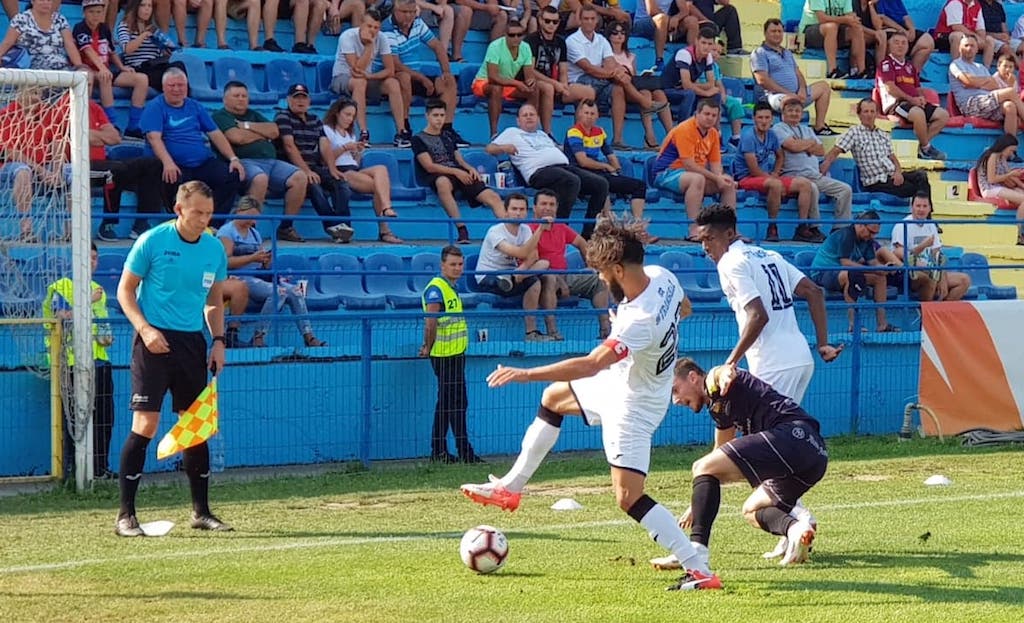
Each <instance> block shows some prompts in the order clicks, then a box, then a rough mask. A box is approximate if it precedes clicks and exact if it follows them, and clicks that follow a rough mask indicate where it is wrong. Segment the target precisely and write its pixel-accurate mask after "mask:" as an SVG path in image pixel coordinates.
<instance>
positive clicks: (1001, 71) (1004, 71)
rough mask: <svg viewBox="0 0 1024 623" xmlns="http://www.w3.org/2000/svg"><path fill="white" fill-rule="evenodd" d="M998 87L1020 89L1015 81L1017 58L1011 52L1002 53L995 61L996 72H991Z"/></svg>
mask: <svg viewBox="0 0 1024 623" xmlns="http://www.w3.org/2000/svg"><path fill="white" fill-rule="evenodd" d="M992 77H993V78H995V80H996V84H997V85H999V88H1000V89H1013V90H1014V91H1020V85H1019V84H1018V83H1017V60H1016V59H1015V58H1014V57H1013V55H1012V54H1004V55H1002V56H1000V57H999V60H998V61H996V73H994V74H992Z"/></svg>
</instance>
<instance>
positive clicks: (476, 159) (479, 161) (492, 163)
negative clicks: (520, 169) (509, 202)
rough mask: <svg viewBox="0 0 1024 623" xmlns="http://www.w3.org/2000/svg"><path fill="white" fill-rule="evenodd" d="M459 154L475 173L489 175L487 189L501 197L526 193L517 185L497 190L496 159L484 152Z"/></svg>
mask: <svg viewBox="0 0 1024 623" xmlns="http://www.w3.org/2000/svg"><path fill="white" fill-rule="evenodd" d="M459 153H461V154H462V158H463V160H465V161H466V164H468V165H470V166H472V167H473V168H474V169H476V170H477V172H479V173H481V174H484V173H486V174H487V175H490V183H489V184H488V187H489V188H490V189H491V190H493V191H494V192H496V193H498V194H499V195H501V196H502V197H505V196H507V195H510V194H512V193H524V192H526V191H527V189H526V188H525V187H524V186H521V185H519V184H518V183H516V184H511V185H506V186H505V187H504V188H498V187H497V185H498V182H497V175H498V166H499V164H500V163H499V162H498V159H497V158H495V157H494V156H492V155H491V154H489V153H487V152H486V151H484V150H482V149H468V150H466V151H462V150H459ZM501 173H502V174H504V173H505V171H501ZM518 179H519V178H518V177H516V180H517V181H518Z"/></svg>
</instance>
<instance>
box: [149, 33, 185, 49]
mask: <svg viewBox="0 0 1024 623" xmlns="http://www.w3.org/2000/svg"><path fill="white" fill-rule="evenodd" d="M150 39H152V40H153V41H154V42H156V44H157V45H158V46H160V49H161V50H177V49H178V45H177V44H176V43H174V42H173V41H171V39H170V37H168V36H167V35H165V34H164V33H163V32H162V31H160V30H156V31H155V32H154V33H153V35H152V36H151V37H150Z"/></svg>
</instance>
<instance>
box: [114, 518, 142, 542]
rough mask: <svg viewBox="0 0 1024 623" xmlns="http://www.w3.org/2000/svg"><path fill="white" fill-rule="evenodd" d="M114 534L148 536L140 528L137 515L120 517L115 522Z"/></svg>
mask: <svg viewBox="0 0 1024 623" xmlns="http://www.w3.org/2000/svg"><path fill="white" fill-rule="evenodd" d="M114 534H116V535H117V536H125V537H128V536H146V533H145V532H143V531H142V528H140V527H139V520H138V519H136V518H135V515H128V516H127V517H118V518H117V521H115V522H114Z"/></svg>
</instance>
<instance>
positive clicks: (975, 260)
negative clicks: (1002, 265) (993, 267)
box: [960, 253, 1017, 299]
mask: <svg viewBox="0 0 1024 623" xmlns="http://www.w3.org/2000/svg"><path fill="white" fill-rule="evenodd" d="M960 265H961V266H962V267H963V271H964V272H965V273H967V274H968V276H970V278H971V285H972V287H976V288H978V292H980V293H981V294H983V295H985V296H986V297H987V298H990V299H1015V298H1017V288H1016V287H1014V286H997V285H995V284H994V283H992V275H991V272H990V271H989V265H988V258H986V257H985V256H984V255H982V254H980V253H964V254H963V257H961V258H960Z"/></svg>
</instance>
